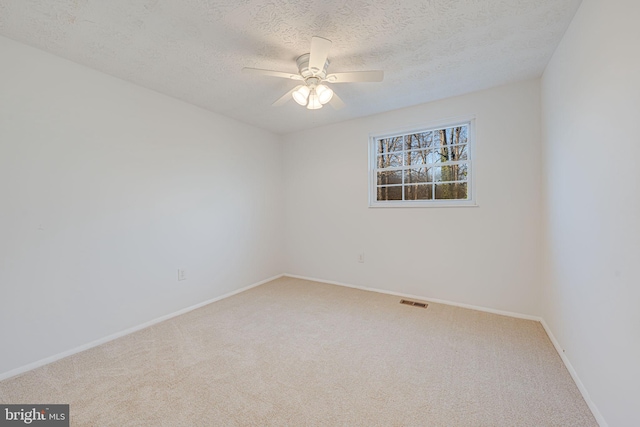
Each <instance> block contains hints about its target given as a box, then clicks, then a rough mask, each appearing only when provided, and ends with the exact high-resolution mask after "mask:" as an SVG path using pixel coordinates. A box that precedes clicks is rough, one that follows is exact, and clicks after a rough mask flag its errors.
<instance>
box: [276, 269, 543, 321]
mask: <svg viewBox="0 0 640 427" xmlns="http://www.w3.org/2000/svg"><path fill="white" fill-rule="evenodd" d="M283 276H286V277H292V278H294V279H302V280H310V281H312V282H320V283H327V284H329V285H338V286H344V287H347V288H353V289H360V290H363V291H371V292H378V293H380V294H387V295H395V296H398V297H404V298H412V299H419V300H423V301H429V302H433V303H436V304H446V305H452V306H454V307H461V308H468V309H470V310H477V311H484V312H487V313H492V314H499V315H501V316H508V317H516V318H518V319H526V320H535V321H536V322H539V321H541V320H542V319H541V318H540V317H538V316H532V315H529V314H521V313H514V312H512V311H503V310H496V309H494V308H486V307H480V306H477V305H471V304H462V303H459V302H453V301H447V300H443V299H437V298H429V297H424V296H421V295H411V294H403V293H400V292H392V291H387V290H385V289H378V288H369V287H367V286H358V285H351V284H348V283H342V282H335V281H333V280H323V279H316V278H315V277H306V276H298V275H296V274H289V273H285V274H283Z"/></svg>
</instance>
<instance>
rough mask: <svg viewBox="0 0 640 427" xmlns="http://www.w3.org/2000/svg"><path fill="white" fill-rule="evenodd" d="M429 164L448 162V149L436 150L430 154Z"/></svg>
mask: <svg viewBox="0 0 640 427" xmlns="http://www.w3.org/2000/svg"><path fill="white" fill-rule="evenodd" d="M427 161H428V162H429V163H440V162H446V161H447V154H446V148H443V149H440V148H438V149H435V150H431V151H430V152H429V157H428V159H427Z"/></svg>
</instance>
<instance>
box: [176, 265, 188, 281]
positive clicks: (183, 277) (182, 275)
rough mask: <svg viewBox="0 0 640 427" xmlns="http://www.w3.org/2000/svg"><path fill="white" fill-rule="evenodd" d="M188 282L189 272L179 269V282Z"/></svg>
mask: <svg viewBox="0 0 640 427" xmlns="http://www.w3.org/2000/svg"><path fill="white" fill-rule="evenodd" d="M181 280H187V270H185V269H184V268H179V269H178V281H181Z"/></svg>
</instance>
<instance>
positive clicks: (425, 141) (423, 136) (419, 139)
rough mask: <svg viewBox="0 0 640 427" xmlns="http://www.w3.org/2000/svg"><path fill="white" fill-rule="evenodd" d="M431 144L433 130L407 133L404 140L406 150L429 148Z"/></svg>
mask: <svg viewBox="0 0 640 427" xmlns="http://www.w3.org/2000/svg"><path fill="white" fill-rule="evenodd" d="M432 144H433V132H421V133H413V134H411V135H407V137H406V140H405V149H406V150H419V149H422V148H429V147H431V145H432Z"/></svg>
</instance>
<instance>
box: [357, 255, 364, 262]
mask: <svg viewBox="0 0 640 427" xmlns="http://www.w3.org/2000/svg"><path fill="white" fill-rule="evenodd" d="M358 262H364V254H358Z"/></svg>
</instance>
